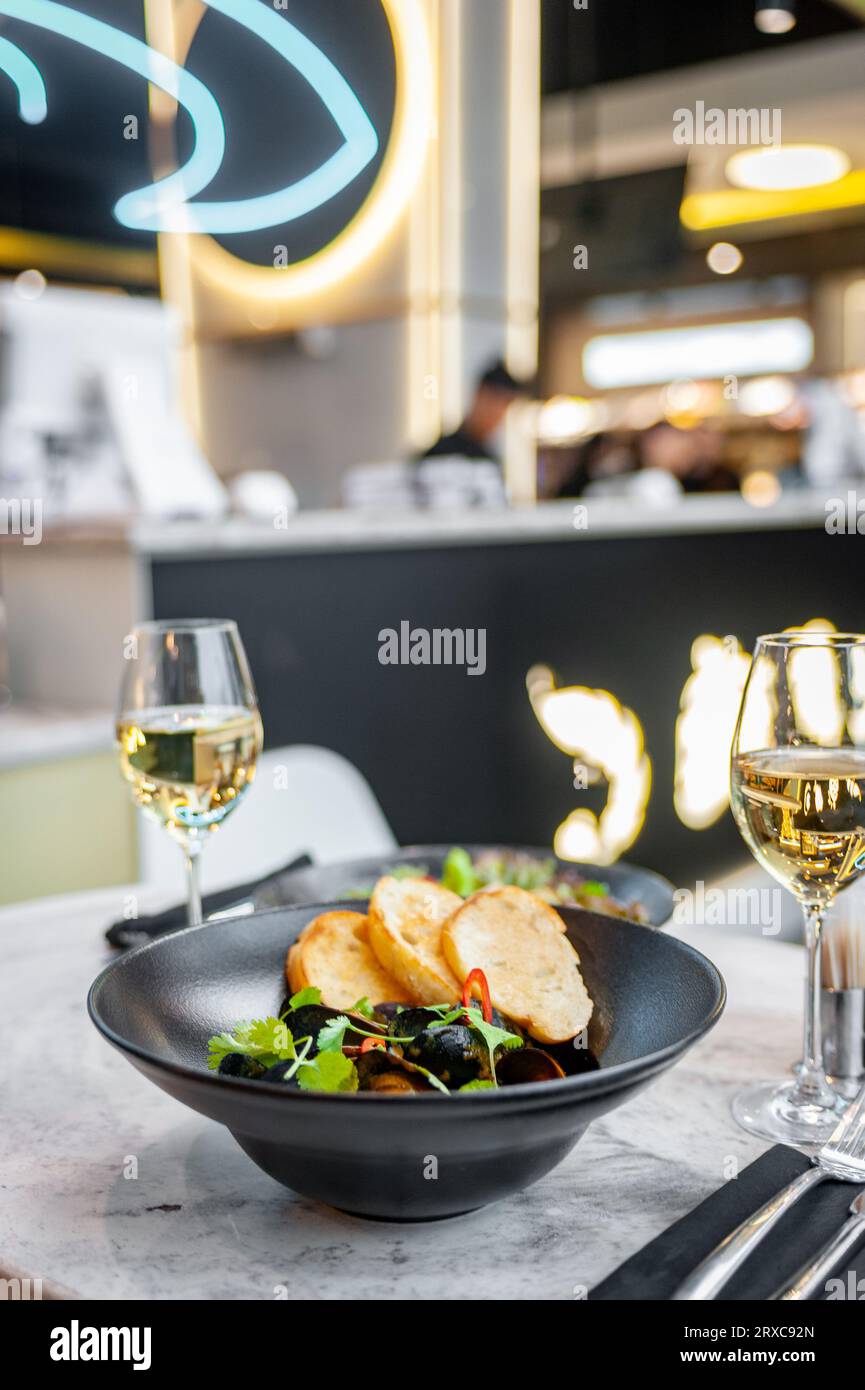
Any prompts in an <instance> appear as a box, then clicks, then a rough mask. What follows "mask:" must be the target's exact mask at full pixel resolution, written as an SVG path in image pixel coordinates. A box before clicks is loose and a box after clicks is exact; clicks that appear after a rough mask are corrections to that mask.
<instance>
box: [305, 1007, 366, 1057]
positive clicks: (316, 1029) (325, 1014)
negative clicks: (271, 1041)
mask: <svg viewBox="0 0 865 1390" xmlns="http://www.w3.org/2000/svg"><path fill="white" fill-rule="evenodd" d="M283 1016H284V1018H285V1024H286V1027H287V1028H288V1031H289V1033H290V1034H291V1036H292V1037H293V1038H294V1039H295V1040H297V1039H298V1038H310V1037H311V1038H312V1047H311V1049H310V1051H309V1053H308V1056H310V1057H314V1056H315V1054H316V1052H317V1051H318V1047H317V1040H318V1035H319V1033H320V1032H321V1030H322V1028H323V1027H324V1026H325V1024H326V1023H330V1022H332V1020H333V1019H335V1018H349V1019H354V1021H355V1022H356V1023H357V1025H358V1027H359V1028H363V1029H364V1031H365V1032H367V1033H383V1032H384V1029H383V1027H382V1025H381V1024H380V1023H374V1022H372V1021H371V1020H369V1019H366V1018H355V1015H353V1014H350V1013H348V1012H347V1011H346V1010H344V1009H331V1008H328V1006H327V1005H326V1004H302V1005H301V1006H300V1008H299V1009H289V1001H288V1000H284V1001H283V1006H282V1013H281V1014H280V1017H283ZM345 1042H346V1043H347V1044H348V1045H349V1046H353V1045H358V1044H360V1043H362V1042H363V1035H362V1034H360V1033H355V1032H354V1030H353V1029H351V1028H349V1029H347V1030H346V1034H345Z"/></svg>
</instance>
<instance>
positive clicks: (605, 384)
mask: <svg viewBox="0 0 865 1390" xmlns="http://www.w3.org/2000/svg"><path fill="white" fill-rule="evenodd" d="M813 356H814V335H813V333H812V332H811V329H810V327H809V325H808V324H807V323H805V321H804V320H803V319H800V318H782V319H752V320H749V321H748V322H747V323H744V322H743V323H705V324H701V325H700V326H699V327H692V328H663V329H657V330H651V331H648V332H640V333H603V334H599V335H598V336H597V337H595V338H590V339H589V341H588V342H587V343H586V345H585V347H584V348H583V377H584V378H585V380H586V382H587V383H588V385H589V386H592V387H594V388H595V389H596V390H604V391H608V390H613V389H615V388H616V387H623V386H647V385H649V384H651V383H653V382H668V381H677V380H680V379H682V378H687V377H688V376H689V375H690V374H692V373H693V374H695V375H697V376H699V377H701V378H702V379H703V380H710V381H714V380H717V379H719V378H721V377H724V376H729V375H731V374H732V375H735V376H760V375H763V374H765V373H767V372H800V371H802V370H803V368H805V367H807V366H808V365H809V363H810V362H811V359H812V358H813Z"/></svg>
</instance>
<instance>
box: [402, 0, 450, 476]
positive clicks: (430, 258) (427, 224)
mask: <svg viewBox="0 0 865 1390" xmlns="http://www.w3.org/2000/svg"><path fill="white" fill-rule="evenodd" d="M426 20H427V27H428V31H429V36H430V48H431V51H432V53H433V54H435V55H436V57H435V72H434V85H435V87H436V88H438V86H439V65H440V54H441V37H440V33H439V20H440V9H439V0H426ZM431 61H432V60H431ZM431 122H432V125H431V127H430V130H429V132H428V138H429V151H430V152H429V156H428V158H427V160H426V165H425V168H424V171H423V174H422V177H421V180H420V182H419V184H418V187H417V189H416V190H415V194H414V197H413V198H412V200H411V203H410V205H409V218H408V266H407V270H408V380H407V383H406V391H407V395H406V433H407V437H408V442H409V445H410V446H411V447H412V448H416V449H423V448H425V447H426V446H427V445H428V444H430V443H431V442H432V440H434V439H435V438H436V436H437V435H439V434H440V433H441V428H442V406H441V400H442V383H441V359H442V351H441V245H440V223H439V219H438V207H439V198H440V192H439V183H440V173H441V167H440V166H441V159H440V149H439V146H440V143H441V142H440V125H439V118H438V109H437V108H436V111H435V112H434V113H433V114H432V116H431Z"/></svg>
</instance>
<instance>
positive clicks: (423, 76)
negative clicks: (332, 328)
mask: <svg viewBox="0 0 865 1390" xmlns="http://www.w3.org/2000/svg"><path fill="white" fill-rule="evenodd" d="M381 3H382V7H383V9H384V11H385V15H386V16H387V20H388V23H389V25H390V30H391V36H392V39H393V45H394V53H395V56H396V74H397V99H396V110H395V112H394V123H393V130H392V133H391V138H390V141H389V144H388V148H387V152H386V154H385V158H384V161H383V163H382V167H381V169H380V171H379V174H378V178H377V179H376V181H375V184H374V186H373V188H372V190H371V191H370V194H369V196H368V198H367V199H366V201H365V202H364V204H363V206H362V207H361V208H360V209H359V210H358V212H357V214H356V215H355V217H354V218H353V219H352V221H351V222H350V223H349V224H348V226H347V227H345V228H344V229H343V231H342V232H340V233H339V235H338V236H337V237H335V238H334V240H333V241H332V242H330V244H329V245H328V246H326V247H324V248H323V249H322V250H320V251H318V252H316V253H315V254H314V255H312V256H310V257H308V258H307V259H306V260H303V261H297V262H296V263H295V264H294V265H289V266H286V267H284V268H283V267H279V268H276V267H272V266H259V265H250V264H249V262H248V261H243V260H241V259H240V258H239V257H237V256H234V255H232V253H231V252H230V251H226V250H225V248H224V247H222V246H220V245H219V243H218V242H216V241H213V240H212V239H211V238H209V237H194V238H192V239H191V240H190V242H189V255H190V261H191V264H192V267H193V268H194V270H195V271H196V272H197V273H199V274H200V275H201V276H202V277H203V278H204V279H205V280H207V281H208V282H209V283H210V284H212V285H213V286H214V287H216V288H218V289H220V290H222V291H223V292H224V293H228V294H234V295H236V296H237V299H238V301H239V304H240V305H241V306H243V305H245V303H246V302H248V301H249V300H250V299H260V300H267V301H268V303H269V305H271V306H273V305H278V304H285V303H289V302H290V303H295V302H297V301H300V300H303V299H307V298H312V297H314V296H316V295H319V294H321V293H322V291H325V290H328V289H330V288H332V287H333V286H334V285H336V284H339V283H340V282H342V281H343V280H345V279H347V278H348V277H349V276H350V275H352V274H353V273H354V272H355V271H356V270H358V269H359V268H360V267H361V266H362V265H363V264H364V263H365V262H366V261H368V260H369V258H370V257H371V256H372V255H373V253H374V252H375V251H376V250H377V249H378V248H379V247H380V246H381V245H382V243H383V242H384V241H385V240H386V238H387V237H388V235H389V234H390V233H391V231H392V230H393V229H394V227H395V226H396V224H397V222H398V221H399V218H400V217H401V216H402V213H403V212H404V210H405V207H406V205H407V204H408V201H409V199H410V197H411V195H412V192H413V190H414V188H415V187H416V184H417V181H418V179H419V178H420V175H421V173H422V171H423V167H424V162H425V158H426V152H427V147H428V143H429V137H430V129H431V123H432V122H431V117H432V111H433V82H432V58H431V53H430V42H429V34H428V32H427V25H426V20H425V18H424V13H423V8H422V5H421V3H420V0H381ZM169 245H170V243H169Z"/></svg>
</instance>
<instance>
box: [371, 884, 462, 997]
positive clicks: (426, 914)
mask: <svg viewBox="0 0 865 1390" xmlns="http://www.w3.org/2000/svg"><path fill="white" fill-rule="evenodd" d="M461 903H462V898H461V897H460V896H459V894H457V893H452V892H451V891H450V889H449V888H442V886H441V885H440V884H438V883H431V882H430V881H429V880H427V879H420V878H402V879H397V878H380V879H379V881H378V883H377V884H376V885H375V888H374V889H373V894H372V898H371V899H370V904H369V939H370V943H371V945H372V949H373V950H374V951H375V953H376V955H377V956H378V958H379V960H380V961H381V964H382V965H383V966H384V968H385V970H387V971H388V972H389V973H390V974H391V975H393V976H395V978H396V979H397V980H399V981H400V983H401V984H402V986H403V988H404V989H406V990H408V992H409V994H411V995H413V996H414V998H415V999H416V1000H417V1001H418V1003H420V1004H451V1003H454V1002H456V1000H458V999H459V997H460V995H461V993H462V985H461V983H460V980H459V979H457V977H456V976H455V975H454V973H453V971H452V970H451V968H450V966H449V965H448V963H447V961H446V960H445V958H444V956H443V954H442V948H441V929H442V923H443V922H444V921H445V920H446V919H447V918H448V917H449V916H450V914H451V913H452V912H455V911H456V909H457V908H458V907H459V906H460V905H461Z"/></svg>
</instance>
